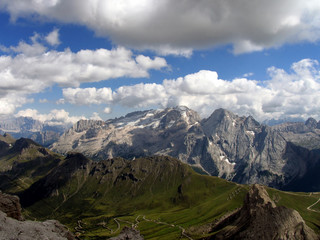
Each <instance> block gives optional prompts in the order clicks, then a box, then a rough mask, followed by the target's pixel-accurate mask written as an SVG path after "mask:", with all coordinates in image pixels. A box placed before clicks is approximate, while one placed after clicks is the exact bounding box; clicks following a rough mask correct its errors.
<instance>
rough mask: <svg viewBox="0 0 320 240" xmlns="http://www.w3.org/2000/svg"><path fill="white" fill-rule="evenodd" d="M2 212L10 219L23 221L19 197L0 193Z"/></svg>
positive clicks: (0, 209)
mask: <svg viewBox="0 0 320 240" xmlns="http://www.w3.org/2000/svg"><path fill="white" fill-rule="evenodd" d="M0 211H2V212H4V213H6V214H7V216H8V217H11V218H14V219H16V220H19V221H22V220H23V217H22V214H21V205H20V202H19V198H18V197H17V196H13V195H9V194H5V193H2V192H1V191H0Z"/></svg>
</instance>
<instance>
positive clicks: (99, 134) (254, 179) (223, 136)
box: [52, 107, 320, 191]
mask: <svg viewBox="0 0 320 240" xmlns="http://www.w3.org/2000/svg"><path fill="white" fill-rule="evenodd" d="M317 125H318V123H317V122H316V120H314V119H312V118H310V119H308V120H307V121H306V122H305V123H286V124H281V125H278V126H273V127H269V126H266V125H263V124H260V123H259V122H257V121H256V120H255V119H254V118H253V117H251V116H248V117H244V116H242V117H239V116H237V115H236V114H233V113H231V112H229V111H227V110H225V109H217V110H215V111H214V112H213V113H212V115H211V116H209V117H208V118H207V119H203V120H201V119H200V117H199V115H198V114H197V113H196V112H194V111H193V110H191V109H188V108H186V107H175V108H167V109H164V110H150V111H143V112H134V113H130V114H127V115H126V116H124V117H121V118H116V119H111V120H108V121H106V122H103V121H93V120H81V121H79V122H78V123H77V124H75V125H74V126H73V127H72V128H71V129H70V130H69V131H67V132H66V133H64V134H63V136H61V138H60V139H59V141H58V142H56V143H54V144H53V147H52V150H54V151H57V152H59V153H62V154H66V153H68V152H69V151H77V152H81V153H83V154H84V155H85V156H88V157H90V158H93V159H95V160H102V159H108V158H113V157H123V158H127V159H133V158H135V157H142V156H150V155H168V156H171V157H175V158H178V159H180V160H181V161H182V162H185V163H188V164H190V165H193V166H196V167H198V168H199V167H200V168H202V170H203V171H204V172H206V173H208V174H210V175H215V176H219V177H222V178H225V179H228V180H232V181H235V182H238V183H244V184H252V183H260V184H264V185H269V186H271V187H276V188H280V189H286V190H296V191H320V188H319V184H318V183H315V184H313V183H312V182H310V181H309V180H308V181H309V182H308V184H304V182H305V181H306V176H308V175H309V174H310V173H311V172H313V171H314V169H319V166H320V151H319V149H320V129H318V128H317ZM293 182H294V184H293ZM301 186H304V187H302V188H301ZM306 186H307V187H308V189H305V187H306Z"/></svg>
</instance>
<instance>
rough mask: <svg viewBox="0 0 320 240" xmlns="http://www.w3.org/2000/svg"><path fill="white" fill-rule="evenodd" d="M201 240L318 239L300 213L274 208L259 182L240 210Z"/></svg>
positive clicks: (218, 224) (217, 223) (224, 219)
mask: <svg viewBox="0 0 320 240" xmlns="http://www.w3.org/2000/svg"><path fill="white" fill-rule="evenodd" d="M210 232H212V233H213V232H217V234H215V235H214V236H212V237H209V238H205V239H264V240H269V239H270V240H271V239H283V240H285V239H306V240H307V239H309V240H315V239H319V236H317V235H316V234H315V233H314V231H313V230H312V229H310V228H309V227H308V226H307V225H306V224H305V222H304V220H303V219H302V217H301V216H300V214H299V213H298V212H297V211H295V210H293V209H289V208H286V207H282V206H280V207H277V206H276V204H275V203H274V202H273V201H272V200H271V199H270V197H269V195H268V193H267V191H266V190H265V189H264V187H263V186H261V185H257V184H255V185H253V186H252V188H251V189H250V191H249V192H248V194H247V196H246V198H245V200H244V205H243V207H242V208H241V209H239V210H238V211H236V212H235V213H233V214H231V215H230V216H228V217H226V218H222V219H221V220H220V221H218V222H216V223H215V224H214V226H213V227H212V228H211V231H210Z"/></svg>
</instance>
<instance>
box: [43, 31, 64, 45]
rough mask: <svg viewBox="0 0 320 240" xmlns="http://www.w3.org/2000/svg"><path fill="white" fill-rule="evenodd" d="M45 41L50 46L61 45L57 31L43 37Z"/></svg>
mask: <svg viewBox="0 0 320 240" xmlns="http://www.w3.org/2000/svg"><path fill="white" fill-rule="evenodd" d="M45 40H46V41H47V43H48V44H50V45H51V46H58V45H59V44H60V43H61V42H60V40H59V29H54V30H53V31H52V32H51V33H49V34H48V35H47V36H46V37H45Z"/></svg>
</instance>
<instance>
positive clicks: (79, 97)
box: [63, 88, 112, 105]
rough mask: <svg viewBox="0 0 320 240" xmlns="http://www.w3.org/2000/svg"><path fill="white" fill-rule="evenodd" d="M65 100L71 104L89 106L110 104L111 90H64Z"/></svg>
mask: <svg viewBox="0 0 320 240" xmlns="http://www.w3.org/2000/svg"><path fill="white" fill-rule="evenodd" d="M63 96H64V97H65V100H66V101H68V102H69V103H72V104H78V105H90V104H101V103H110V102H112V90H111V88H100V89H96V88H83V89H82V88H65V89H63Z"/></svg>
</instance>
